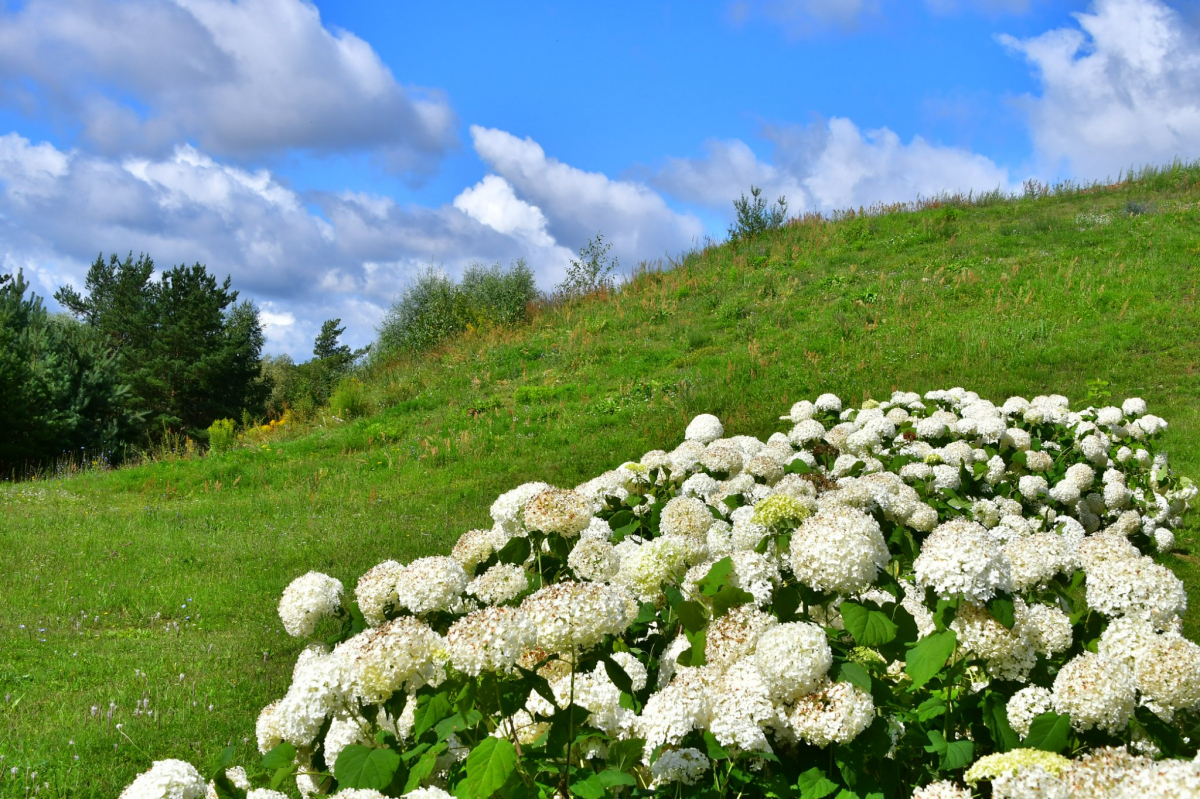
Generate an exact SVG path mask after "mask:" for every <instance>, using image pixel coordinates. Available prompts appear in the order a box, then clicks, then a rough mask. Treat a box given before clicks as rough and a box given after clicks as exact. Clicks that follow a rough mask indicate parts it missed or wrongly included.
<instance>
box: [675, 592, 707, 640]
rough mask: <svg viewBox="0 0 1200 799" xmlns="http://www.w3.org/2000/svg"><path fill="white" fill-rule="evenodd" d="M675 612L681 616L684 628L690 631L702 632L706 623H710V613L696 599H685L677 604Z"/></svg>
mask: <svg viewBox="0 0 1200 799" xmlns="http://www.w3.org/2000/svg"><path fill="white" fill-rule="evenodd" d="M675 613H676V615H678V616H679V620H680V621H681V622H683V629H685V630H687V631H688V632H689V633H696V632H700V631H701V630H703V629H704V625H706V624H708V614H707V613H706V612H705V610H704V606H703V605H701V604H700V603H699V602H696V601H695V600H691V599H688V600H685V601H683V602H680V603H679V604H678V605H676V606H675Z"/></svg>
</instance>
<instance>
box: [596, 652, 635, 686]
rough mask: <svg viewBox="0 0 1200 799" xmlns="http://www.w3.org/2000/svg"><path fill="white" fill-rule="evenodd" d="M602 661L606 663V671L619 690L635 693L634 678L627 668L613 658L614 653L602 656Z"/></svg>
mask: <svg viewBox="0 0 1200 799" xmlns="http://www.w3.org/2000/svg"><path fill="white" fill-rule="evenodd" d="M600 662H601V663H603V664H604V673H605V674H607V675H608V679H610V680H611V681H612V684H613V685H615V686H617V690H619V691H621V693H625V694H632V693H633V680H632V679H630V677H629V674H628V673H627V672H626V671H625V669H623V668H621V664H620V663H617V661H615V660H613V658H612V655H605V656H604V657H602V658H600Z"/></svg>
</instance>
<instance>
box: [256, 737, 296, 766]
mask: <svg viewBox="0 0 1200 799" xmlns="http://www.w3.org/2000/svg"><path fill="white" fill-rule="evenodd" d="M295 759H296V747H294V746H292V745H291V744H290V743H288V742H287V741H284V742H283V743H281V744H280V745H279V746H277V747H275V748H274V749H272V750H271V751H270V752H267V753H266V754H265V755H263V759H262V767H263V768H265V769H266V770H267V771H271V770H272V769H277V768H280V767H282V766H290V765H292V761H293V760H295Z"/></svg>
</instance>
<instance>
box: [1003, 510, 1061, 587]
mask: <svg viewBox="0 0 1200 799" xmlns="http://www.w3.org/2000/svg"><path fill="white" fill-rule="evenodd" d="M1006 518H1008V517H1006ZM1002 551H1003V553H1004V557H1005V559H1006V560H1007V561H1008V563H1009V567H1010V574H1011V575H1012V586H1013V588H1014V589H1016V590H1018V591H1024V590H1026V589H1029V588H1035V587H1037V586H1039V585H1042V584H1044V583H1046V582H1048V581H1049V580H1050V579H1051V578H1053V577H1054V575H1056V574H1058V573H1059V572H1065V571H1067V570H1068V569H1069V568H1070V567H1071V566H1072V565H1073V560H1074V558H1073V556H1072V552H1071V550H1070V546H1069V544H1068V542H1067V541H1066V540H1065V539H1063V537H1062V536H1060V535H1058V534H1057V533H1035V534H1033V535H1017V536H1013V537H1012V538H1009V539H1008V541H1006V542H1005V544H1004V546H1003V548H1002Z"/></svg>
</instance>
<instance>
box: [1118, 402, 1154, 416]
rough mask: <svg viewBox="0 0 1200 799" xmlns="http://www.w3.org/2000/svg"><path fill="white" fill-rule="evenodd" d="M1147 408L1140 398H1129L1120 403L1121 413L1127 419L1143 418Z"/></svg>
mask: <svg viewBox="0 0 1200 799" xmlns="http://www.w3.org/2000/svg"><path fill="white" fill-rule="evenodd" d="M1148 409H1149V406H1147V405H1146V401H1145V400H1144V399H1142V398H1141V397H1130V398H1129V399H1127V400H1125V401H1124V402H1122V403H1121V412H1122V413H1124V414H1125V415H1126V416H1129V417H1135V418H1136V417H1138V416H1145V415H1146V411H1147V410H1148Z"/></svg>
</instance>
